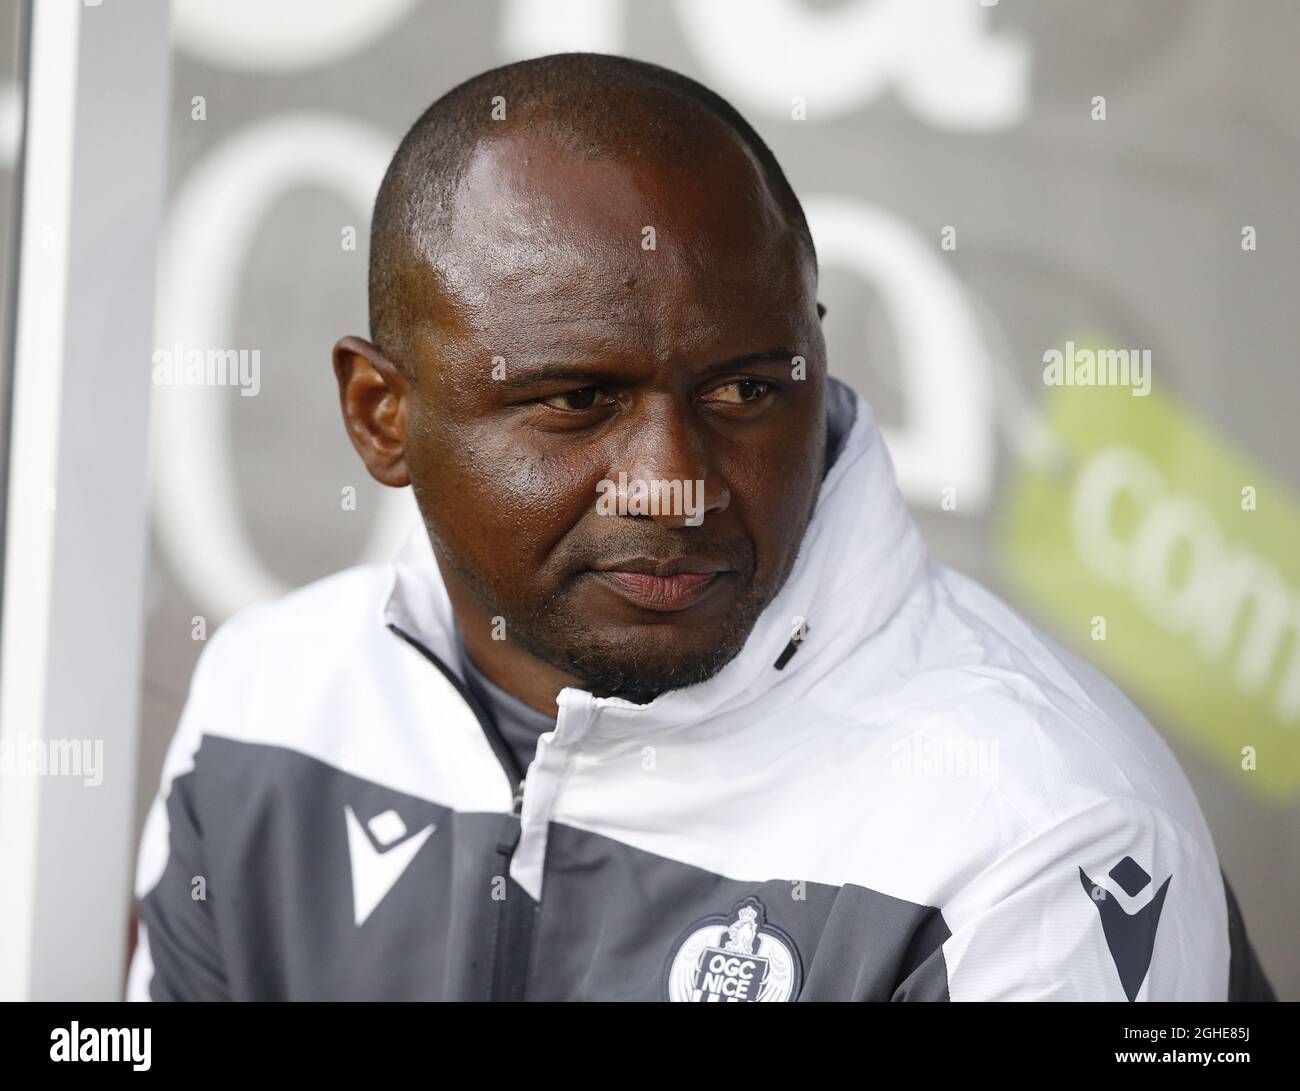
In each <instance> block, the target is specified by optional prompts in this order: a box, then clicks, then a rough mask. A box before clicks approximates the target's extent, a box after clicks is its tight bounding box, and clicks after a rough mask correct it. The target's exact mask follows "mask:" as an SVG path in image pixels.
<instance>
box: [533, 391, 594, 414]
mask: <svg viewBox="0 0 1300 1091" xmlns="http://www.w3.org/2000/svg"><path fill="white" fill-rule="evenodd" d="M599 398H600V389H599V388H598V387H594V386H584V387H583V388H582V389H581V390H566V391H565V392H564V393H563V394H555V395H552V396H551V397H549V398H543V399H542V404H543V405H549V406H550V407H551V408H552V409H564V410H567V411H568V412H570V413H581V412H583V411H584V410H587V409H593V408H595V406H596V404H597V402H598V400H599Z"/></svg>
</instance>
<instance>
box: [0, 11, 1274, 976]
mask: <svg viewBox="0 0 1300 1091" xmlns="http://www.w3.org/2000/svg"><path fill="white" fill-rule="evenodd" d="M109 2H110V3H112V0H109ZM96 7H97V5H89V7H88V9H87V10H86V11H85V12H83V14H82V21H83V22H82V33H83V34H85V33H88V32H89V30H88V28H89V25H90V23H91V21H92V20H93V19H94V18H96V17H97V16H98V14H99V13H98V12H97V11H95V10H92V9H94V8H96ZM170 18H171V24H170V43H171V44H170V65H171V71H170V92H169V97H168V99H167V103H166V111H167V118H166V124H165V128H166V185H165V194H166V196H165V201H164V203H163V207H162V209H161V236H160V239H159V247H160V248H159V265H158V288H157V295H156V300H157V308H156V320H155V329H154V331H153V334H152V343H153V344H154V345H155V346H157V347H162V348H167V349H171V348H172V347H173V346H176V345H177V344H180V345H183V346H186V347H202V348H207V347H214V346H220V347H224V348H230V349H245V350H250V351H251V350H257V351H258V353H259V358H260V366H261V370H260V387H259V389H258V390H257V393H256V396H244V395H243V394H241V391H240V390H238V389H234V388H227V389H221V388H215V389H214V388H183V387H169V386H154V387H153V388H152V391H151V398H152V402H151V407H150V429H151V433H150V456H149V490H150V492H149V496H150V501H149V504H150V515H149V522H148V554H147V561H146V568H145V570H144V585H143V586H144V603H143V608H144V614H143V652H142V656H141V659H140V662H141V669H140V672H139V673H140V678H139V686H140V689H139V696H138V725H139V738H138V750H137V752H136V757H135V767H134V769H131V770H119V771H118V772H119V774H120V775H121V776H123V777H134V783H135V787H134V789H133V794H132V798H133V800H134V827H133V829H132V830H131V831H130V832H131V852H130V853H126V854H124V855H123V858H122V859H121V860H120V868H121V870H122V874H123V875H124V876H127V877H129V875H130V872H131V870H132V868H133V865H134V857H133V852H134V845H135V839H136V838H138V835H139V831H140V827H141V825H142V824H143V820H144V815H145V812H146V810H147V808H148V805H149V802H150V801H151V799H152V797H153V794H154V791H155V789H156V786H157V783H158V776H159V770H160V767H161V762H162V756H163V753H164V750H165V747H166V745H167V742H168V740H169V739H170V737H171V733H172V731H173V730H174V728H175V725H176V721H177V717H178V715H179V713H180V709H181V707H182V704H183V702H184V699H185V694H186V689H187V686H188V682H189V677H190V673H191V671H192V669H193V666H194V663H195V661H196V659H197V657H198V655H199V652H200V651H201V649H202V647H203V640H204V639H205V638H206V637H207V636H209V635H211V633H212V632H213V631H214V630H215V629H216V628H217V627H218V626H219V625H220V624H221V622H222V621H223V620H224V619H226V618H227V617H229V616H230V615H231V614H232V613H233V612H234V611H235V610H237V609H239V608H240V607H242V606H244V605H246V604H248V603H251V602H254V601H258V600H260V599H264V598H266V597H269V596H273V595H276V594H279V593H282V592H283V591H286V590H288V589H290V588H293V587H295V586H298V585H300V584H303V583H306V582H309V581H311V580H313V579H315V578H317V577H320V576H322V575H325V574H327V573H329V572H333V571H335V570H337V569H339V568H342V567H344V566H347V565H350V564H354V563H357V562H358V561H361V560H375V559H383V558H385V557H387V556H388V554H389V552H390V550H391V549H392V547H393V544H394V542H395V540H396V538H397V537H398V535H399V534H400V532H401V530H402V529H403V528H404V527H405V526H406V525H407V524H408V523H409V521H410V519H411V518H412V517H413V511H414V509H413V505H412V503H411V500H410V498H409V496H408V495H406V493H405V492H402V493H390V492H387V491H385V490H383V489H381V488H380V487H378V486H376V485H373V484H372V483H371V482H370V481H369V479H368V478H367V477H366V476H365V474H364V472H363V470H362V468H361V466H360V464H359V462H358V461H357V459H356V457H355V455H354V454H353V452H352V450H351V448H350V446H349V444H348V443H347V441H346V439H345V436H344V433H343V429H342V426H341V424H340V421H339V416H338V410H337V402H336V393H335V387H334V380H333V376H332V373H331V369H330V348H331V346H332V344H333V342H334V341H335V339H337V338H338V337H339V336H340V335H342V334H346V333H362V334H364V333H366V331H367V319H366V260H367V258H366V238H367V233H368V223H369V208H370V203H371V201H372V200H373V196H374V193H375V190H376V187H377V185H378V182H379V179H380V178H381V176H382V174H383V170H384V168H385V166H386V164H387V161H388V158H389V156H390V155H391V154H392V152H393V150H394V149H395V147H396V145H397V142H398V140H399V139H400V138H401V136H402V134H403V133H404V132H405V130H406V128H407V127H408V126H409V125H410V124H411V123H412V122H413V121H414V119H415V118H416V117H417V116H418V115H419V114H420V113H421V112H422V110H423V109H424V107H425V106H426V105H428V103H430V102H431V101H432V100H433V99H434V98H436V97H437V96H438V95H440V94H441V93H442V92H444V91H446V90H447V89H449V88H450V87H451V86H453V85H454V84H456V83H458V82H459V81H461V80H463V79H465V78H467V77H469V76H471V75H474V74H476V73H478V72H480V71H482V70H483V69H485V68H488V67H491V66H494V65H497V64H501V63H504V62H506V61H509V60H512V59H517V58H521V57H525V56H531V55H538V54H543V53H550V52H557V51H564V50H594V51H602V52H613V53H622V54H627V55H631V56H634V57H638V58H642V59H645V60H650V61H654V62H657V63H660V64H663V65H667V66H669V67H671V68H675V69H677V70H679V71H681V72H684V73H685V74H687V75H689V76H692V77H694V78H696V79H698V80H700V81H702V82H703V83H705V84H707V85H708V86H710V87H712V88H713V89H714V90H716V91H717V92H719V93H720V94H722V95H723V96H724V97H726V98H727V99H729V100H730V101H731V102H732V103H733V104H734V105H735V106H736V107H737V108H738V109H739V110H740V111H741V112H742V113H744V114H745V115H746V117H748V118H749V120H750V121H751V122H752V123H753V124H754V126H755V127H756V128H757V129H758V131H759V132H760V133H761V134H762V136H763V137H764V139H765V140H766V141H767V142H768V143H769V144H770V145H771V147H772V148H773V150H774V151H775V153H776V155H777V157H778V158H779V159H780V161H781V162H782V164H783V165H784V167H785V169H786V172H787V174H788V175H789V177H790V180H791V182H792V184H793V185H794V187H795V189H796V191H797V192H798V193H799V195H800V197H801V199H802V200H803V202H804V204H805V208H806V210H807V212H808V216H809V220H810V223H811V226H812V229H813V234H814V236H815V239H816V242H817V247H818V251H819V256H820V261H821V267H822V283H823V289H822V299H823V301H824V302H825V303H826V305H827V307H828V311H829V313H828V315H827V318H826V329H827V334H828V343H829V349H830V360H831V368H832V371H833V372H834V373H835V374H837V375H839V376H840V377H841V378H843V379H845V380H846V381H848V382H849V383H850V384H851V385H853V386H855V387H856V388H858V389H859V390H861V391H862V392H863V393H865V394H866V395H867V396H868V398H869V399H870V400H871V401H872V402H873V405H874V407H875V411H876V414H877V416H878V417H879V419H880V420H881V421H882V424H883V425H884V426H885V428H886V434H887V438H888V439H889V441H890V445H891V449H892V451H893V454H894V459H895V462H896V465H897V468H898V471H899V477H900V482H901V484H902V487H903V490H904V492H905V494H906V496H907V499H908V501H909V503H910V505H911V507H912V509H913V511H914V513H915V514H916V516H917V517H918V519H919V521H920V523H921V527H922V530H923V531H924V533H925V534H926V536H927V539H928V541H929V544H930V547H931V549H932V551H933V552H934V553H935V554H936V555H937V556H938V557H940V558H941V559H942V560H944V561H946V562H948V563H950V564H952V565H954V566H955V567H957V568H959V569H961V570H963V571H965V572H967V573H969V574H971V575H973V576H975V577H976V578H978V579H980V580H982V581H985V582H986V583H988V584H989V585H990V586H992V587H993V588H994V589H995V590H997V591H998V592H999V593H1000V594H1002V595H1004V596H1005V597H1007V598H1008V599H1009V600H1010V601H1011V602H1012V603H1013V604H1015V605H1016V606H1017V607H1019V608H1020V609H1022V610H1023V611H1024V612H1025V613H1026V614H1027V615H1029V616H1030V617H1031V618H1032V619H1034V620H1035V621H1036V622H1038V623H1039V624H1040V625H1042V626H1043V627H1044V628H1045V629H1047V630H1048V631H1049V632H1050V633H1051V634H1052V635H1054V636H1055V637H1056V638H1057V639H1059V640H1061V641H1062V642H1063V643H1065V644H1066V645H1067V646H1069V647H1070V648H1072V649H1073V650H1075V651H1076V652H1078V653H1079V654H1081V655H1083V656H1084V657H1086V658H1088V659H1090V660H1092V661H1094V662H1095V663H1097V664H1098V665H1099V666H1100V667H1101V668H1102V669H1103V670H1105V671H1106V672H1107V673H1108V674H1109V675H1110V676H1111V677H1112V678H1114V679H1115V681H1116V682H1118V683H1119V684H1120V685H1121V686H1122V687H1123V688H1124V689H1125V690H1126V692H1128V693H1129V694H1130V696H1132V697H1133V698H1134V699H1135V700H1136V701H1137V702H1138V703H1139V704H1140V705H1141V707H1142V708H1143V709H1144V711H1145V712H1146V713H1147V714H1148V715H1149V716H1150V718H1151V719H1152V721H1153V722H1154V723H1155V724H1156V725H1157V727H1158V728H1159V730H1160V731H1161V732H1162V734H1163V735H1164V737H1165V738H1166V739H1167V740H1168V741H1169V743H1170V745H1171V746H1172V748H1173V750H1174V752H1175V753H1176V755H1177V757H1178V759H1179V761H1180V762H1181V763H1182V766H1183V768H1184V769H1185V770H1186V772H1187V774H1188V776H1189V777H1190V779H1191V781H1192V783H1193V786H1194V787H1195V789H1196V792H1197V795H1198V797H1199V799H1200V802H1201V805H1202V807H1203V809H1204V811H1205V814H1206V817H1207V819H1208V821H1209V824H1210V827H1211V829H1212V831H1213V834H1214V837H1215V841H1216V844H1217V846H1218V850H1219V854H1220V859H1221V863H1222V865H1223V867H1224V869H1225V871H1226V873H1227V875H1228V876H1229V878H1230V880H1231V882H1232V884H1233V886H1234V888H1235V889H1236V891H1237V894H1238V897H1239V899H1240V901H1241V903H1242V907H1243V911H1244V913H1245V917H1246V921H1247V924H1248V927H1249V930H1250V935H1251V938H1252V941H1253V942H1254V944H1255V947H1256V950H1257V952H1258V954H1259V956H1260V959H1261V961H1262V963H1263V965H1264V967H1265V969H1266V971H1267V972H1268V973H1269V975H1270V977H1271V979H1272V981H1273V984H1274V986H1275V988H1276V989H1277V991H1278V993H1279V995H1280V996H1282V997H1284V998H1287V999H1300V944H1297V942H1296V940H1297V931H1298V929H1297V918H1298V915H1300V883H1298V880H1297V875H1298V874H1300V836H1298V834H1300V548H1298V547H1300V459H1297V450H1298V445H1297V437H1296V417H1297V411H1298V410H1300V397H1298V395H1300V378H1298V376H1297V361H1296V352H1295V344H1294V334H1293V329H1294V318H1295V312H1296V302H1295V299H1296V291H1297V285H1300V209H1298V208H1297V204H1296V200H1295V180H1296V178H1297V177H1300V115H1297V112H1296V110H1295V108H1294V107H1295V104H1296V103H1297V101H1300V71H1298V70H1297V68H1296V66H1295V63H1294V59H1295V54H1296V47H1297V43H1298V42H1300V7H1297V5H1296V4H1295V3H1293V2H1289V0H1255V2H1253V3H1251V4H1240V3H1232V2H1231V0H1145V2H1144V3H1142V4H1134V3H1131V2H1125V0H993V2H990V0H675V2H674V0H655V2H644V0H643V2H638V3H631V2H630V0H493V2H482V0H444V2H437V3H420V2H416V0H372V2H369V3H365V4H361V3H355V2H351V0H311V2H308V0H224V2H222V3H219V4H218V3H212V2H207V0H175V2H173V3H172V4H171V16H170ZM18 23H19V21H18V19H17V5H16V4H14V3H12V2H11V0H10V2H5V3H0V65H5V66H7V67H5V68H3V69H2V70H0V202H3V203H4V204H5V206H6V208H7V209H8V215H6V216H5V217H4V219H3V222H4V223H5V224H6V225H7V228H11V226H12V221H13V213H14V210H13V207H12V206H13V198H12V194H13V190H14V184H13V171H14V169H15V166H14V164H15V155H16V149H17V147H18V136H19V130H20V115H21V110H20V107H19V103H20V101H21V93H20V90H19V82H18V81H19V77H18V75H17V71H18V69H17V66H16V62H15V58H16V57H17V55H18V53H19V49H18V42H17V41H16V39H15V35H16V34H17V33H18V31H17V27H18ZM5 35H8V37H5ZM123 61H124V63H129V59H128V58H124V59H123ZM122 124H123V125H124V126H129V125H130V124H131V121H130V119H129V118H123V119H122ZM4 241H5V243H6V247H5V250H6V252H10V251H11V249H12V246H13V240H12V239H11V238H6V239H5V240H4ZM6 275H7V274H6ZM8 296H9V293H8V292H5V293H4V298H5V299H8ZM1067 343H1073V344H1074V345H1075V346H1076V347H1077V348H1084V347H1088V348H1093V349H1097V348H1114V349H1120V348H1127V349H1131V350H1134V351H1143V350H1145V351H1148V352H1149V353H1150V357H1149V359H1150V393H1149V394H1148V395H1146V396H1135V395H1134V392H1133V391H1132V390H1131V389H1122V388H1121V389H1089V388H1085V387H1062V386H1051V385H1047V384H1046V383H1045V382H1044V356H1045V354H1047V353H1050V352H1051V350H1053V349H1056V350H1059V351H1062V352H1066V351H1067ZM137 362H138V367H139V372H138V375H139V379H140V382H141V383H145V384H148V382H149V378H148V374H149V371H150V368H151V364H150V361H149V359H139V360H138V361H137ZM349 486H352V487H354V488H355V489H356V493H357V503H356V506H355V510H345V507H344V506H343V505H341V503H340V496H341V495H342V493H343V491H344V490H345V489H346V488H347V487H349ZM110 768H111V766H110ZM2 788H3V786H0V790H2ZM3 866H4V862H3V861H0V867H3ZM124 889H125V888H124ZM123 896H124V895H123ZM83 912H90V907H89V906H88V905H83Z"/></svg>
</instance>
